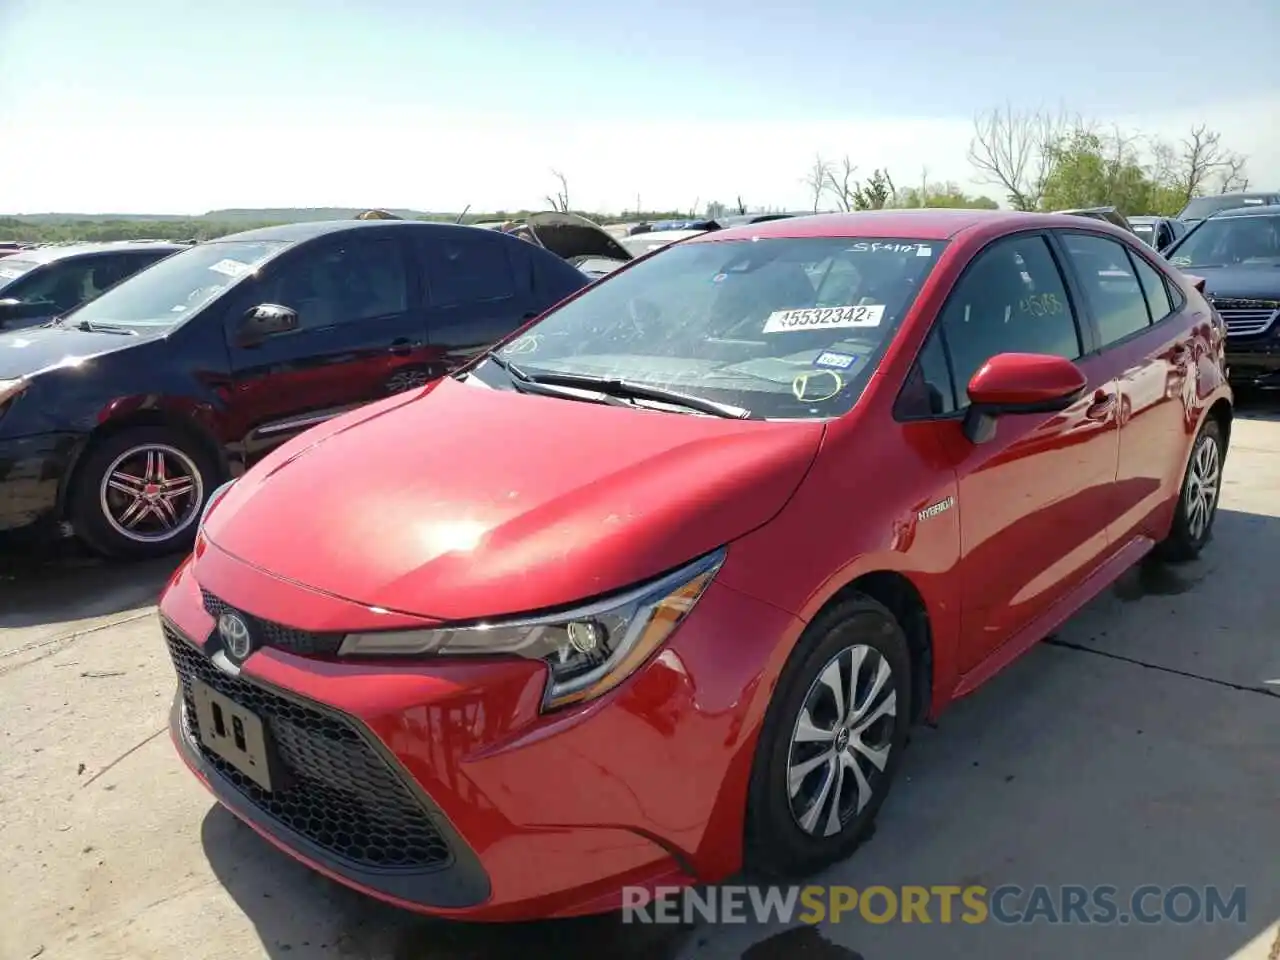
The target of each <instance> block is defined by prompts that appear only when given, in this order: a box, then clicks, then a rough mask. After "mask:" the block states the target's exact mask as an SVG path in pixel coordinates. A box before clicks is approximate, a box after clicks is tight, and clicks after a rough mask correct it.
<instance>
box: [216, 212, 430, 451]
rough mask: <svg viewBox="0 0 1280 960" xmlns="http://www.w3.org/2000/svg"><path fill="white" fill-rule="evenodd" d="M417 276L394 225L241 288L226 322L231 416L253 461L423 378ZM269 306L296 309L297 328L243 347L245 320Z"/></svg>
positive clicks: (340, 240) (314, 250)
mask: <svg viewBox="0 0 1280 960" xmlns="http://www.w3.org/2000/svg"><path fill="white" fill-rule="evenodd" d="M411 277H412V273H411V271H410V269H409V262H408V257H407V251H406V249H405V246H404V244H403V243H402V241H401V240H400V239H399V237H397V236H396V235H395V231H392V230H381V229H377V230H375V229H371V228H362V229H358V230H351V231H348V232H346V233H342V234H338V235H336V236H332V237H324V238H321V239H319V240H315V241H311V242H309V243H306V244H304V245H302V246H300V247H299V248H297V249H295V250H292V251H290V252H288V253H285V254H283V255H282V256H281V257H279V258H278V259H277V260H273V261H271V262H270V263H268V264H267V266H266V267H265V268H264V270H263V273H262V276H261V277H260V278H259V279H257V280H255V281H252V282H250V283H248V284H245V285H243V286H242V287H240V288H238V289H237V291H236V295H235V296H234V298H233V301H234V302H233V304H232V305H231V307H230V308H229V309H228V310H227V315H226V316H225V318H224V323H225V331H226V337H227V345H228V352H229V354H230V359H231V369H232V377H233V381H234V386H233V392H232V396H233V401H232V403H231V405H230V406H231V411H230V420H231V422H232V424H233V427H232V431H233V435H234V436H239V437H243V442H244V452H245V456H246V457H247V458H249V459H253V458H255V457H257V456H260V455H261V454H263V453H265V452H266V451H268V450H270V449H271V448H272V447H274V446H276V445H278V444H279V443H282V442H284V441H285V440H287V439H289V438H290V437H292V436H294V435H296V434H297V433H299V432H301V431H302V430H305V429H306V428H307V427H310V426H314V425H315V424H317V423H321V422H323V421H324V420H327V419H329V418H330V417H332V416H335V415H337V414H338V413H341V412H343V411H345V410H349V409H352V408H354V407H357V406H360V405H362V404H364V403H367V402H369V401H372V400H378V399H381V398H382V397H385V396H387V395H388V394H390V393H394V392H396V391H398V390H402V389H405V388H406V386H411V385H412V383H413V382H421V380H420V373H419V371H421V369H422V366H423V364H424V361H425V354H426V330H425V326H424V323H423V319H422V315H421V313H420V312H419V311H417V310H415V309H414V308H413V304H412V302H411V293H410V291H411V289H412V284H411V282H410V281H411ZM262 303H274V304H280V305H282V306H286V307H290V308H291V309H293V310H296V311H297V313H298V318H299V326H298V329H297V330H293V331H290V332H287V333H281V334H277V335H274V336H271V337H268V338H267V339H265V340H263V341H261V342H259V343H257V344H254V345H246V344H245V343H243V342H242V341H241V340H240V338H239V337H238V329H239V324H240V320H241V318H242V317H243V316H244V314H245V312H246V311H247V310H249V309H251V308H252V307H254V306H256V305H258V304H262ZM406 381H409V382H406Z"/></svg>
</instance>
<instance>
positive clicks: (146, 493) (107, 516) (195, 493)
mask: <svg viewBox="0 0 1280 960" xmlns="http://www.w3.org/2000/svg"><path fill="white" fill-rule="evenodd" d="M204 492H205V491H204V478H203V476H202V475H201V471H200V468H199V467H198V466H197V465H196V462H195V460H194V459H193V458H192V457H190V456H189V455H187V454H186V453H184V452H183V451H182V450H179V449H178V448H177V447H174V446H169V445H167V444H143V445H139V446H136V447H131V448H129V449H127V450H125V451H124V452H123V453H121V454H119V455H118V456H117V457H116V458H115V459H114V460H112V461H111V463H110V464H109V465H108V466H107V469H106V470H105V472H104V473H103V475H102V480H101V482H100V484H99V490H98V500H99V505H100V506H101V508H102V516H103V519H104V520H106V522H107V525H108V526H109V527H110V528H111V529H112V530H113V531H114V532H115V533H116V534H118V535H119V536H121V537H124V538H125V539H126V540H130V541H132V542H134V543H139V544H159V543H164V542H166V541H169V540H172V539H174V538H175V537H178V536H180V535H181V534H182V533H183V532H185V531H186V530H187V528H188V527H190V526H191V525H192V524H193V523H195V521H196V518H197V517H198V516H199V515H200V507H201V505H202V504H203V503H204Z"/></svg>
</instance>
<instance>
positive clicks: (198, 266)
mask: <svg viewBox="0 0 1280 960" xmlns="http://www.w3.org/2000/svg"><path fill="white" fill-rule="evenodd" d="M3 263H4V261H0V266H3ZM588 282H589V280H588V278H587V277H586V276H585V275H584V274H583V273H582V272H581V271H579V270H576V269H575V268H574V267H573V266H571V265H570V264H568V263H566V262H565V261H564V260H562V259H560V258H559V257H557V256H556V255H555V254H553V253H550V252H549V251H547V250H544V249H542V248H541V247H538V246H536V245H534V244H531V243H525V242H523V241H521V240H518V239H516V238H515V237H512V236H508V235H505V234H502V233H499V232H496V231H489V230H480V229H476V228H473V227H463V226H454V225H452V224H439V223H424V222H419V221H378V220H366V221H353V220H344V221H337V222H328V223H306V224H293V225H289V226H282V227H271V228H267V229H263V230H251V231H248V232H246V233H240V234H235V235H233V236H229V237H223V238H221V239H219V240H215V241H210V242H207V243H202V244H199V245H197V246H194V247H189V248H187V249H185V250H184V251H183V252H181V253H178V254H176V255H174V256H172V257H169V258H168V259H165V260H162V261H161V262H160V263H158V264H156V265H155V266H153V267H151V268H150V269H148V270H145V271H143V272H142V273H139V274H137V275H136V276H134V277H132V278H131V279H129V280H126V281H125V282H123V283H120V284H118V285H116V286H114V287H112V288H111V289H110V290H108V291H106V292H105V293H103V294H101V295H100V296H98V297H97V298H96V299H94V300H91V301H90V302H88V303H86V304H85V305H83V306H82V307H80V308H79V309H77V310H73V311H71V312H69V313H66V314H63V315H62V316H60V317H59V318H58V319H57V320H56V321H54V322H52V323H50V324H47V325H45V326H40V327H34V328H29V329H24V330H18V331H16V332H13V333H3V334H0V536H4V535H5V534H7V535H8V537H7V539H10V540H13V539H19V538H21V537H22V536H23V535H25V536H26V538H39V537H41V536H42V535H45V534H48V533H51V532H56V533H61V534H62V535H75V536H78V537H80V538H81V539H82V540H84V541H85V542H87V543H88V544H89V545H90V546H91V547H92V548H94V549H95V550H97V551H98V552H99V553H102V554H106V555H113V556H127V557H144V556H153V555H158V554H163V553H168V552H171V551H174V550H181V549H186V548H188V547H189V546H190V544H191V542H192V540H193V538H194V536H195V528H196V525H197V521H198V518H199V515H200V512H201V509H202V508H203V505H204V504H205V503H206V501H207V500H208V497H209V494H210V493H211V492H212V491H213V490H214V489H215V488H216V487H217V486H218V485H219V484H221V483H222V482H224V481H225V480H227V479H228V478H230V477H233V476H235V475H237V474H238V473H240V472H242V471H243V470H244V468H245V466H246V465H247V464H249V463H252V462H253V461H254V460H256V459H257V458H259V457H260V456H262V455H263V454H264V453H266V452H267V451H269V450H271V449H272V448H274V447H276V446H278V445H279V444H281V443H283V442H284V441H286V440H288V439H290V438H291V437H293V436H296V435H297V434H299V433H301V432H302V431H304V430H306V429H307V428H308V427H311V426H313V425H315V424H318V423H321V422H322V421H324V420H328V419H330V418H332V417H335V416H338V415H340V414H342V413H344V412H346V411H349V410H352V409H354V408H356V407H358V406H361V405H363V404H366V403H369V402H370V401H377V400H383V401H384V402H388V403H391V402H394V401H393V400H392V399H390V398H391V395H392V394H396V393H400V392H403V391H409V390H414V389H416V388H420V387H422V386H423V385H425V384H426V383H427V382H428V381H430V380H433V379H435V378H437V377H439V376H441V375H443V374H444V373H446V372H447V371H449V370H452V369H454V368H456V367H457V366H459V365H460V364H462V363H464V362H466V361H467V360H468V359H470V358H471V357H472V356H474V355H475V354H476V353H477V352H479V351H481V350H483V349H484V348H485V347H487V346H488V345H490V344H492V343H493V342H494V341H496V340H498V339H500V338H502V337H503V336H505V335H507V334H509V333H511V332H512V331H514V330H515V329H517V328H518V327H520V326H521V325H522V324H524V323H525V322H527V321H528V320H530V319H532V318H533V317H536V316H537V315H538V314H540V313H542V312H543V311H544V310H546V309H547V308H548V307H550V306H552V305H553V304H555V303H557V302H558V301H560V300H562V299H564V298H565V297H567V296H569V295H571V294H573V293H575V292H577V291H578V290H580V289H582V288H583V287H585V286H586V285H587V284H588ZM423 442H424V443H429V442H430V438H429V436H428V435H426V434H424V438H423ZM352 468H353V471H354V472H353V477H355V478H356V480H357V481H358V473H359V465H358V464H353V465H352ZM338 480H339V481H340V482H345V481H343V480H342V478H338Z"/></svg>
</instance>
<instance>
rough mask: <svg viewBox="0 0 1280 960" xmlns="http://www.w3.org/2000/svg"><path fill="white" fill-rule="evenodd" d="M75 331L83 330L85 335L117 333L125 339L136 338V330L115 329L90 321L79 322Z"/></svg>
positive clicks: (108, 325)
mask: <svg viewBox="0 0 1280 960" xmlns="http://www.w3.org/2000/svg"><path fill="white" fill-rule="evenodd" d="M76 329H77V330H84V331H85V332H86V333H119V334H122V335H124V336H126V337H136V336H137V335H138V331H137V330H130V329H129V328H128V327H117V326H113V325H112V324H109V323H94V322H93V321H91V320H81V321H80V322H79V323H77V324H76Z"/></svg>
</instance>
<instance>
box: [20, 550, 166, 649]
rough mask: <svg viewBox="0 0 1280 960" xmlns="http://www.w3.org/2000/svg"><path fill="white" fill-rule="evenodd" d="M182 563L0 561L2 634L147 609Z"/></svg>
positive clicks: (73, 557) (71, 558) (65, 555)
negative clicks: (145, 607) (7, 631)
mask: <svg viewBox="0 0 1280 960" xmlns="http://www.w3.org/2000/svg"><path fill="white" fill-rule="evenodd" d="M181 559H182V558H181V557H167V558H162V559H159V560H149V561H145V562H140V563H122V562H111V561H105V560H99V559H97V558H94V557H90V556H87V555H85V554H84V553H82V552H79V551H75V550H64V551H60V552H59V553H58V554H57V555H55V556H45V557H39V558H36V557H32V556H29V555H28V556H22V555H14V554H9V555H0V629H3V628H22V627H38V626H44V625H52V624H58V623H67V622H71V621H77V620H85V619H88V618H92V617H109V616H112V615H113V614H117V613H121V612H123V611H126V610H135V609H137V608H138V607H144V606H148V605H149V604H152V603H155V602H156V599H157V597H158V596H159V593H160V590H161V588H162V587H163V586H164V584H165V582H166V581H167V580H168V579H169V576H170V574H172V573H173V571H174V570H175V569H176V568H177V566H178V564H179V563H180V562H181Z"/></svg>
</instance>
